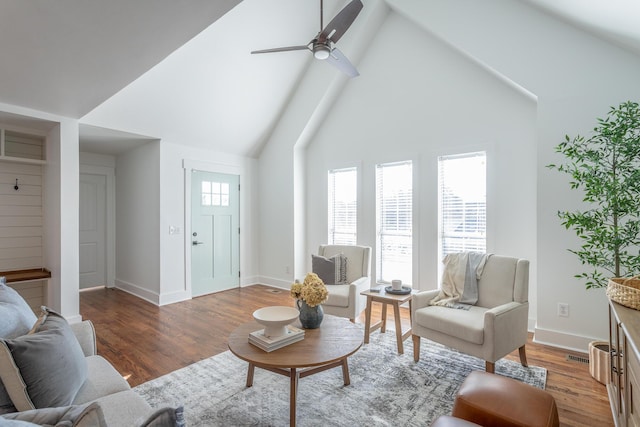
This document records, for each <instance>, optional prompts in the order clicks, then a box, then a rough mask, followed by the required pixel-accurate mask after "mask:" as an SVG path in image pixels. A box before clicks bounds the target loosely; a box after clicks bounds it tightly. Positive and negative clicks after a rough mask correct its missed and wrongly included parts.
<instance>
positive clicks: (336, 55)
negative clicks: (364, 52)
mask: <svg viewBox="0 0 640 427" xmlns="http://www.w3.org/2000/svg"><path fill="white" fill-rule="evenodd" d="M326 61H327V62H328V63H330V64H331V65H333V66H334V67H336V68H337V69H338V70H340V71H342V72H343V73H345V74H346V75H347V76H349V77H357V76H359V75H360V73H359V72H358V70H357V69H356V67H354V66H353V64H352V63H351V62H349V60H348V59H347V57H346V56H344V54H343V53H342V52H340V51H339V50H338V49H337V48H334V49H333V50H332V51H331V54H330V55H329V57H328V58H327V59H326Z"/></svg>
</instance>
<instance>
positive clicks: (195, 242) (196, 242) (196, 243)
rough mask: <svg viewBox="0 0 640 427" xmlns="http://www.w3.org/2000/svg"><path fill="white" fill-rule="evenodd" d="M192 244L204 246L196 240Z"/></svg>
mask: <svg viewBox="0 0 640 427" xmlns="http://www.w3.org/2000/svg"><path fill="white" fill-rule="evenodd" d="M191 243H193V246H198V245H204V242H198V241H197V240H194V241H193V242H191Z"/></svg>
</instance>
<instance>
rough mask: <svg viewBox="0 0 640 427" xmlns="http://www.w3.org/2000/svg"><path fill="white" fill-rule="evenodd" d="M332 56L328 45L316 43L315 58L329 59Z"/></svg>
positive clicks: (314, 46)
mask: <svg viewBox="0 0 640 427" xmlns="http://www.w3.org/2000/svg"><path fill="white" fill-rule="evenodd" d="M330 54H331V48H330V47H329V44H328V43H314V44H313V56H314V57H315V58H316V59H327V58H328V57H329V55H330Z"/></svg>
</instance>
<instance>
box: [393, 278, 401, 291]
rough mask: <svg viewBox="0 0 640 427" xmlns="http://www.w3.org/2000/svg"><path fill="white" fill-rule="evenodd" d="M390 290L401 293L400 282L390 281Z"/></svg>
mask: <svg viewBox="0 0 640 427" xmlns="http://www.w3.org/2000/svg"><path fill="white" fill-rule="evenodd" d="M391 289H393V290H394V291H401V290H402V280H392V281H391Z"/></svg>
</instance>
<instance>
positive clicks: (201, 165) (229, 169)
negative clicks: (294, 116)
mask: <svg viewBox="0 0 640 427" xmlns="http://www.w3.org/2000/svg"><path fill="white" fill-rule="evenodd" d="M182 168H183V169H184V261H185V262H184V283H185V290H186V291H187V294H188V295H189V298H193V290H192V288H191V262H192V260H191V233H192V231H191V229H192V227H191V202H192V194H191V181H192V180H191V172H192V171H193V170H198V171H202V172H211V173H223V174H227V175H238V182H239V183H240V185H243V184H242V183H243V179H244V168H243V167H241V166H234V165H227V164H224V163H212V162H203V161H199V160H189V159H183V160H182ZM241 188H242V187H241ZM243 193H244V192H243V191H240V201H239V203H240V209H239V211H240V213H239V218H238V223H239V224H240V230H242V218H243V216H244V215H243V214H244V209H245V204H246V203H245V201H244V200H243ZM238 257H239V259H238V264H239V265H238V267H239V269H240V280H239V281H238V287H239V288H241V287H242V231H241V233H240V239H239V241H238Z"/></svg>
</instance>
